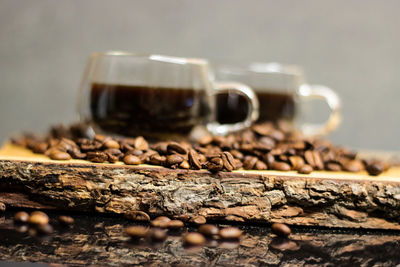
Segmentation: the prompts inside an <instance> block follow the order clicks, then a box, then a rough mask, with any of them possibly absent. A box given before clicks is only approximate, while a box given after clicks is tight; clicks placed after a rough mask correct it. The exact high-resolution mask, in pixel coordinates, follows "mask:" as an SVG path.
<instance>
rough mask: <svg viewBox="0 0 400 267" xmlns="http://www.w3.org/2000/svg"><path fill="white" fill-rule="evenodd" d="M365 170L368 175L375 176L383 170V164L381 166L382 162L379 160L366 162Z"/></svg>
mask: <svg viewBox="0 0 400 267" xmlns="http://www.w3.org/2000/svg"><path fill="white" fill-rule="evenodd" d="M366 170H367V172H368V174H369V175H372V176H377V175H379V174H381V173H382V172H383V171H384V166H383V164H381V163H379V162H374V163H371V164H368V165H367V167H366Z"/></svg>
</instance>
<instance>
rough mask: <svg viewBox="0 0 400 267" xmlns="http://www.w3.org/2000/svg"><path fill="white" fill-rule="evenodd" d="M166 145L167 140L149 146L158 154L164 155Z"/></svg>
mask: <svg viewBox="0 0 400 267" xmlns="http://www.w3.org/2000/svg"><path fill="white" fill-rule="evenodd" d="M167 147H168V142H159V143H156V144H154V145H153V146H152V147H151V148H152V149H154V150H155V151H157V152H158V153H159V154H160V155H166V154H167V152H168V151H167Z"/></svg>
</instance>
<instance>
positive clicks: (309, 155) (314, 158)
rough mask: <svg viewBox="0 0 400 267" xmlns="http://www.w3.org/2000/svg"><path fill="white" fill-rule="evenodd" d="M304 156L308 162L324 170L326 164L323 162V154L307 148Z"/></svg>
mask: <svg viewBox="0 0 400 267" xmlns="http://www.w3.org/2000/svg"><path fill="white" fill-rule="evenodd" d="M304 157H305V159H306V162H307V164H309V165H310V166H311V167H313V168H314V169H317V170H322V169H323V168H324V164H323V162H322V158H321V155H320V154H319V152H318V151H312V150H307V151H306V152H305V153H304Z"/></svg>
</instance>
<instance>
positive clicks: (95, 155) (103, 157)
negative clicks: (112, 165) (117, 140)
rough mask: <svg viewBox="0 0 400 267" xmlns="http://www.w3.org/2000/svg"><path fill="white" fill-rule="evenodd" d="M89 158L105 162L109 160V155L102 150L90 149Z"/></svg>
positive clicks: (97, 161)
mask: <svg viewBox="0 0 400 267" xmlns="http://www.w3.org/2000/svg"><path fill="white" fill-rule="evenodd" d="M87 160H89V161H91V162H95V163H103V162H105V161H107V160H108V156H107V154H106V153H104V152H102V151H89V152H87Z"/></svg>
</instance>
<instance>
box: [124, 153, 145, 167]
mask: <svg viewBox="0 0 400 267" xmlns="http://www.w3.org/2000/svg"><path fill="white" fill-rule="evenodd" d="M123 161H124V163H125V164H126V165H139V164H141V163H142V161H141V160H140V158H139V157H137V156H134V155H126V156H125V157H124V159H123Z"/></svg>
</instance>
